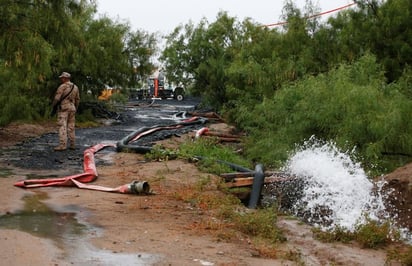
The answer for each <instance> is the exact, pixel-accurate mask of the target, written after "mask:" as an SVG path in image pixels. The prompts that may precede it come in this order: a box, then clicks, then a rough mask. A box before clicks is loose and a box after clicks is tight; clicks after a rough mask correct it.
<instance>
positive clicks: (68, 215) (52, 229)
mask: <svg viewBox="0 0 412 266" xmlns="http://www.w3.org/2000/svg"><path fill="white" fill-rule="evenodd" d="M47 198H48V196H47V194H46V193H43V192H39V193H35V194H33V195H28V196H25V197H23V201H24V208H23V210H21V211H17V212H15V213H9V214H6V215H3V216H0V228H5V229H15V230H19V231H23V232H27V233H29V234H32V235H34V236H38V237H42V238H48V239H51V240H53V241H54V243H55V244H56V246H57V247H59V248H61V249H62V250H64V251H65V261H69V262H70V263H71V264H74V265H105V266H111V265H113V266H117V265H120V264H121V265H125V266H128V265H152V264H154V263H156V262H158V261H159V260H160V259H161V256H159V255H154V254H147V253H136V254H126V253H115V252H112V251H109V250H100V249H97V248H95V247H94V246H92V245H91V244H90V243H88V242H87V239H88V237H87V236H88V235H90V234H91V232H92V231H93V232H95V233H94V234H93V235H99V234H100V233H101V232H100V229H99V228H97V227H93V226H91V225H86V224H82V223H80V222H79V220H78V219H77V218H76V217H77V216H78V213H79V212H80V211H81V210H80V208H79V207H78V206H76V205H69V206H65V207H64V208H58V210H59V211H54V210H52V209H51V208H49V207H48V206H47V205H46V204H44V203H43V202H42V200H46V199H47Z"/></svg>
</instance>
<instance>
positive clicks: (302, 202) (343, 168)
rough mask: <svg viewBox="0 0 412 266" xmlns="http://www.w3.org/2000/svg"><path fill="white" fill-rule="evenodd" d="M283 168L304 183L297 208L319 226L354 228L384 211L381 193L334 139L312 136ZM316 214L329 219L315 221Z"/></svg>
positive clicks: (375, 217) (352, 229)
mask: <svg viewBox="0 0 412 266" xmlns="http://www.w3.org/2000/svg"><path fill="white" fill-rule="evenodd" d="M284 171H285V172H287V173H289V174H291V175H294V176H296V177H298V178H301V179H302V180H303V181H304V184H305V185H304V187H303V197H302V198H301V199H299V200H298V202H297V203H296V204H295V209H296V211H298V210H299V211H300V212H302V211H303V212H305V213H307V214H308V215H307V217H306V218H307V219H308V221H309V222H311V223H314V224H315V225H318V226H320V227H322V228H335V227H340V228H343V229H346V230H349V231H354V230H355V226H356V225H358V224H363V223H364V222H365V218H366V217H367V218H369V219H378V218H377V214H380V215H381V214H382V213H385V208H384V205H383V200H382V199H381V196H380V195H379V194H376V193H372V192H373V188H374V185H373V183H372V182H371V181H370V180H369V179H368V177H367V175H366V174H365V172H364V170H363V169H362V167H361V166H360V164H359V163H355V162H353V161H352V160H351V158H350V156H349V155H347V154H345V153H343V152H341V151H339V149H337V148H336V146H335V145H334V143H320V141H317V140H316V139H314V138H311V139H310V140H309V141H308V142H307V143H305V145H303V147H301V148H300V149H299V150H298V151H296V152H295V154H294V155H293V156H292V157H291V158H290V159H289V160H288V162H287V165H286V167H285V169H284ZM319 216H326V220H327V221H328V223H327V224H326V225H325V224H317V222H318V221H317V220H316V217H319ZM311 217H313V219H312V220H311Z"/></svg>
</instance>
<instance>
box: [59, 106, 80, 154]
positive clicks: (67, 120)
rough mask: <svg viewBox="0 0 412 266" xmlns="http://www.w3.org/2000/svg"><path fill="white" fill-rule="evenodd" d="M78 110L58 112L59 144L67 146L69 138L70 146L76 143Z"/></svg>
mask: <svg viewBox="0 0 412 266" xmlns="http://www.w3.org/2000/svg"><path fill="white" fill-rule="evenodd" d="M75 115H76V112H58V114H57V125H58V126H59V127H60V128H59V146H60V147H64V148H66V147H67V139H69V142H70V146H71V147H74V145H75V132H74V128H75V122H76V117H75Z"/></svg>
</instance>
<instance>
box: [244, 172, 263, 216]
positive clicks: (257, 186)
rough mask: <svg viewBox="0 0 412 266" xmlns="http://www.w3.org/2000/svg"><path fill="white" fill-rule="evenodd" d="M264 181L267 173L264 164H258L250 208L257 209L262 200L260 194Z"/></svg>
mask: <svg viewBox="0 0 412 266" xmlns="http://www.w3.org/2000/svg"><path fill="white" fill-rule="evenodd" d="M264 183H265V173H264V171H263V165H262V164H257V165H256V166H255V176H254V178H253V185H252V192H251V193H250V200H249V205H248V208H249V209H256V207H257V205H258V203H259V200H260V194H261V191H262V188H263V184H264Z"/></svg>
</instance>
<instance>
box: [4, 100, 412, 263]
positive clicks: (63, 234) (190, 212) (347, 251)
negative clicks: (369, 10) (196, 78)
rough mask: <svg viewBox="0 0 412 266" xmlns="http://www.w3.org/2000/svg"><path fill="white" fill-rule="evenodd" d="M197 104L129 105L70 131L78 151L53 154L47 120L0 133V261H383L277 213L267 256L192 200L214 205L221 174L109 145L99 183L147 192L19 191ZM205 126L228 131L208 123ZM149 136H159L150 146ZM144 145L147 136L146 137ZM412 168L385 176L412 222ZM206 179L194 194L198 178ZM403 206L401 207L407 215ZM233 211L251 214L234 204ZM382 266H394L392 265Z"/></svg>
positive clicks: (382, 255)
mask: <svg viewBox="0 0 412 266" xmlns="http://www.w3.org/2000/svg"><path fill="white" fill-rule="evenodd" d="M195 105H196V103H195V102H190V101H185V103H182V102H173V101H163V102H160V103H156V104H151V105H149V104H147V103H132V104H129V107H128V108H126V109H124V110H123V111H122V112H120V113H121V116H118V117H114V118H110V119H104V120H102V123H103V124H104V125H102V126H100V127H97V128H78V129H77V136H78V137H77V143H76V148H77V149H76V150H74V151H72V150H67V151H64V152H54V151H53V147H54V146H56V145H57V127H56V126H55V124H54V123H48V122H45V123H39V124H24V123H13V124H11V125H9V126H8V127H5V128H0V147H1V150H0V194H1V198H0V261H1V262H2V264H3V265H259V266H260V265H385V263H386V262H387V260H388V258H387V254H388V250H389V249H386V250H383V249H378V250H369V249H361V248H359V246H358V245H357V244H355V243H352V244H340V243H332V244H326V243H322V242H319V241H317V240H314V239H313V237H312V232H311V228H310V226H308V225H304V224H303V223H301V222H299V221H298V220H295V219H288V218H286V217H280V218H279V220H278V226H279V227H280V228H282V229H283V230H284V232H285V236H286V238H287V241H286V243H284V244H279V246H278V247H276V249H275V250H273V249H272V250H267V251H266V253H265V254H270V255H271V258H269V257H268V256H267V255H265V254H264V253H263V252H262V250H264V248H262V247H258V246H257V245H256V243H252V241H251V240H250V239H249V238H248V237H247V236H245V235H243V234H241V233H240V232H233V230H232V229H231V228H228V227H227V225H225V224H224V223H223V222H219V220H218V219H216V216H215V215H214V212H213V210H210V209H209V208H206V207H205V206H199V205H198V204H196V203H194V202H191V201H190V200H187V199H190V198H192V197H193V195H194V193H202V194H203V195H202V196H204V197H210V198H214V199H219V198H220V197H221V196H222V192H221V191H219V189H218V188H217V184H218V183H219V182H220V178H219V177H217V176H214V175H210V174H207V173H202V172H200V171H199V170H198V169H197V168H196V166H195V165H194V164H193V163H190V162H187V161H183V160H170V161H162V162H147V161H146V160H145V159H144V156H143V155H141V154H137V153H126V152H117V151H116V149H114V148H108V149H104V150H103V151H100V152H98V153H96V154H95V158H96V167H97V171H98V173H99V176H98V179H97V180H96V181H95V182H93V184H96V185H101V186H106V187H117V186H120V185H123V184H128V183H130V182H132V181H133V180H140V181H147V182H148V184H150V188H151V190H152V192H153V194H152V195H131V194H118V193H108V192H100V191H93V190H85V189H78V188H75V187H45V188H35V189H22V188H18V187H15V186H13V184H14V183H15V182H17V181H20V180H23V179H26V178H44V177H64V176H68V175H72V174H77V173H81V172H82V171H83V169H82V166H83V152H84V150H85V149H86V148H88V147H90V146H92V145H95V144H98V143H116V142H117V141H119V140H121V139H122V138H124V137H125V136H127V135H128V134H130V133H132V132H133V131H135V130H137V129H138V128H140V127H142V126H151V125H153V124H158V125H167V124H173V123H176V121H179V120H178V119H179V117H176V116H175V114H176V113H179V114H180V115H179V116H180V117H181V115H182V112H183V114H185V113H184V112H185V111H191V110H194V108H195ZM206 125H207V126H208V127H210V128H212V129H213V130H216V131H220V132H229V131H230V130H231V127H229V126H228V125H226V124H225V123H222V121H218V120H214V119H211V120H209V122H208V123H207V124H206ZM202 126H204V125H194V126H191V127H188V128H184V129H181V130H179V131H172V132H162V133H160V135H159V136H156V137H155V136H153V139H149V144H147V143H146V144H145V145H153V144H154V143H159V142H161V143H162V144H163V145H165V146H170V147H176V145H177V144H178V143H179V142H182V141H184V140H186V139H187V138H189V139H191V138H193V136H194V133H193V131H194V130H196V129H198V128H200V127H202ZM156 138H158V139H163V140H159V141H157V142H156ZM146 141H147V140H146ZM411 173H412V165H407V166H405V167H403V168H401V169H398V170H397V171H395V172H394V173H392V174H391V175H389V176H388V178H389V179H390V180H392V183H391V186H392V187H394V188H397V189H398V191H399V193H400V194H399V197H398V198H401V199H402V201H395V200H394V202H393V204H398V205H400V207H401V209H402V210H403V213H401V214H400V215H403V216H402V217H404V222H405V223H408V222H410V219H407V218H405V217H408V215H409V217H410V204H411V196H410V195H411V185H410V181H411V178H412V174H411ZM201 180H210V182H209V184H208V185H207V186H206V187H204V188H203V189H202V190H201V191H200V190H199V189H198V187H197V186H198V184H199V181H201ZM405 206H409V209H408V208H406V207H405ZM239 211H242V212H246V211H251V210H248V209H247V208H245V207H244V206H239ZM387 265H398V264H397V263H396V262H394V261H392V262H391V263H390V264H387Z"/></svg>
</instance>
